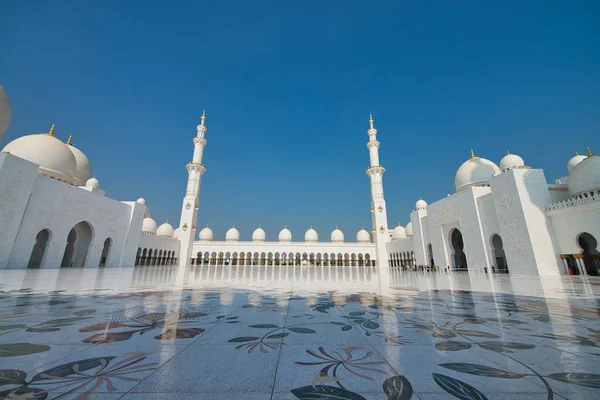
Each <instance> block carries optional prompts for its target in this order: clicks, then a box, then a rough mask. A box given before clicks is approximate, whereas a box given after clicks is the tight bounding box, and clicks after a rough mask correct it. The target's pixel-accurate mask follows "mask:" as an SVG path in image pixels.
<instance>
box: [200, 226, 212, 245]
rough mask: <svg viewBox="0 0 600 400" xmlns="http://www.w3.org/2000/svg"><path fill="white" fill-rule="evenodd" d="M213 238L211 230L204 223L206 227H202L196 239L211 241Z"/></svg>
mask: <svg viewBox="0 0 600 400" xmlns="http://www.w3.org/2000/svg"><path fill="white" fill-rule="evenodd" d="M213 238H214V235H213V231H212V229H210V228H209V227H208V225H206V227H205V228H204V229H202V230H201V231H200V233H199V234H198V239H199V240H202V241H211V240H213Z"/></svg>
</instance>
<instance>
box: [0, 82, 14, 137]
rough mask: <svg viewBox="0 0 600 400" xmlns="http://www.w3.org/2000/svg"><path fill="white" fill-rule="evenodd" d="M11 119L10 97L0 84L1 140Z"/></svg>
mask: <svg viewBox="0 0 600 400" xmlns="http://www.w3.org/2000/svg"><path fill="white" fill-rule="evenodd" d="M11 119H12V106H11V105H10V99H9V98H8V94H6V91H5V90H4V88H3V87H2V85H0V140H2V135H3V134H4V132H6V130H7V129H8V126H9V125H10V120H11Z"/></svg>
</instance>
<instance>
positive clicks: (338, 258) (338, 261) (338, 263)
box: [336, 253, 344, 266]
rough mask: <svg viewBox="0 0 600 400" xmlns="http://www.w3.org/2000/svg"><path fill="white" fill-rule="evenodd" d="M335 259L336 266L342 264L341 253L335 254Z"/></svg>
mask: <svg viewBox="0 0 600 400" xmlns="http://www.w3.org/2000/svg"><path fill="white" fill-rule="evenodd" d="M336 260H337V265H338V266H342V265H343V262H344V256H342V253H338V255H337V256H336Z"/></svg>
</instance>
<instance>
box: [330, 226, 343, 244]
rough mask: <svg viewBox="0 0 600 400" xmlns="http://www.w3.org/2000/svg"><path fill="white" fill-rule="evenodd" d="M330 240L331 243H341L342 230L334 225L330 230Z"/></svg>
mask: <svg viewBox="0 0 600 400" xmlns="http://www.w3.org/2000/svg"><path fill="white" fill-rule="evenodd" d="M331 241H332V242H333V243H342V242H343V241H344V232H342V231H340V229H339V228H338V227H337V226H336V228H335V229H334V231H333V232H331Z"/></svg>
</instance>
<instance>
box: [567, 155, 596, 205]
mask: <svg viewBox="0 0 600 400" xmlns="http://www.w3.org/2000/svg"><path fill="white" fill-rule="evenodd" d="M588 154H589V156H588V157H586V159H585V160H583V161H581V162H580V163H579V164H577V165H575V166H574V167H573V169H572V170H571V172H569V179H568V180H567V184H568V185H569V192H570V193H571V195H572V196H578V195H584V196H585V194H587V193H590V192H595V191H600V157H598V156H594V155H592V152H591V151H589V150H588ZM595 195H596V196H598V193H596V194H595Z"/></svg>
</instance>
